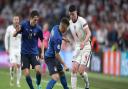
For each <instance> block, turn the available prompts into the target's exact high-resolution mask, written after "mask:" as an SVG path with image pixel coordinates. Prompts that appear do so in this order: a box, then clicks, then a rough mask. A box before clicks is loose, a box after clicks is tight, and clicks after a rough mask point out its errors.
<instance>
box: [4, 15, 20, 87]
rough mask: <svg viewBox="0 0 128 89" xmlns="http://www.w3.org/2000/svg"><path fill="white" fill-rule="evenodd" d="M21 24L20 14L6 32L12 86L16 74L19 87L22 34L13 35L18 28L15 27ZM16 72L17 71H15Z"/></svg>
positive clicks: (6, 47) (14, 18)
mask: <svg viewBox="0 0 128 89" xmlns="http://www.w3.org/2000/svg"><path fill="white" fill-rule="evenodd" d="M17 25H19V16H17V15H16V16H14V17H13V24H12V25H9V26H8V27H7V30H6V34H5V49H6V52H7V53H8V54H9V59H10V64H11V65H10V86H13V85H14V83H13V82H14V81H13V80H14V75H15V74H16V76H17V82H16V84H17V87H20V78H21V66H20V64H21V63H20V60H21V56H20V50H21V35H20V34H18V36H17V37H13V33H14V31H15V30H16V29H15V27H16V26H17ZM15 72H16V73H15Z"/></svg>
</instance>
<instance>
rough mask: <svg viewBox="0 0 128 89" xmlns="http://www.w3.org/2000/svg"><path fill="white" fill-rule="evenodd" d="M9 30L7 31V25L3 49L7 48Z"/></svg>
mask: <svg viewBox="0 0 128 89" xmlns="http://www.w3.org/2000/svg"><path fill="white" fill-rule="evenodd" d="M9 33H10V31H9V27H8V28H7V29H6V33H5V39H4V44H5V49H6V50H9V45H8V44H9V37H10V34H9Z"/></svg>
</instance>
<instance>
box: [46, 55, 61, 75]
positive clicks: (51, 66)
mask: <svg viewBox="0 0 128 89" xmlns="http://www.w3.org/2000/svg"><path fill="white" fill-rule="evenodd" d="M45 63H46V64H47V66H48V70H49V74H50V75H52V74H55V73H59V72H62V71H63V67H62V65H61V63H60V62H59V61H58V60H57V59H55V58H48V57H45Z"/></svg>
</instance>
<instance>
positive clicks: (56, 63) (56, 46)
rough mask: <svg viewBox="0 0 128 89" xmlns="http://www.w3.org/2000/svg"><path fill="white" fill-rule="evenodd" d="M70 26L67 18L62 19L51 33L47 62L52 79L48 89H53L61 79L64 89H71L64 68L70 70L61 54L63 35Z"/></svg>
mask: <svg viewBox="0 0 128 89" xmlns="http://www.w3.org/2000/svg"><path fill="white" fill-rule="evenodd" d="M68 26H69V20H68V19H67V18H62V20H61V22H60V25H56V26H54V27H53V29H52V31H51V35H50V38H49V43H48V49H47V50H46V52H45V62H46V64H47V66H48V70H49V73H50V75H51V78H52V79H51V80H50V81H49V82H48V84H47V87H46V89H52V88H53V87H54V85H55V84H56V82H57V80H58V79H60V81H61V84H62V86H63V88H64V89H69V88H68V85H67V81H66V77H65V74H64V71H63V67H64V70H67V69H68V68H67V66H66V64H65V63H64V61H63V60H62V58H61V56H60V54H59V52H60V49H61V43H62V34H63V33H64V32H66V31H67V27H68ZM62 65H63V67H62Z"/></svg>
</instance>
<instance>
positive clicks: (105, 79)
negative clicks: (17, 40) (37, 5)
mask: <svg viewBox="0 0 128 89" xmlns="http://www.w3.org/2000/svg"><path fill="white" fill-rule="evenodd" d="M31 75H32V79H33V84H34V87H35V89H36V85H35V76H34V75H35V73H34V71H31ZM66 77H67V80H68V85H69V87H70V89H71V86H70V77H71V76H70V73H69V72H68V73H66ZM15 79H16V78H15ZM49 80H50V77H49V75H48V73H47V75H46V76H43V77H42V82H41V85H42V89H46V85H47V82H48V81H49ZM89 80H90V89H128V77H113V76H108V75H103V74H99V73H89ZM9 82H10V77H9V69H5V68H4V69H0V89H29V87H28V85H27V83H26V81H25V78H24V76H23V75H22V78H21V88H18V87H16V83H15V82H14V83H15V85H14V86H13V87H10V85H9ZM77 86H78V88H77V89H84V82H83V80H82V79H81V77H80V76H78V82H77ZM53 89H63V88H62V86H61V84H60V82H58V83H57V84H56V85H55V87H54V88H53Z"/></svg>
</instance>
